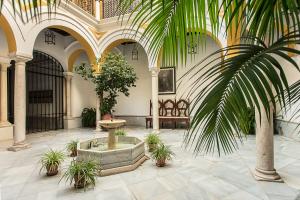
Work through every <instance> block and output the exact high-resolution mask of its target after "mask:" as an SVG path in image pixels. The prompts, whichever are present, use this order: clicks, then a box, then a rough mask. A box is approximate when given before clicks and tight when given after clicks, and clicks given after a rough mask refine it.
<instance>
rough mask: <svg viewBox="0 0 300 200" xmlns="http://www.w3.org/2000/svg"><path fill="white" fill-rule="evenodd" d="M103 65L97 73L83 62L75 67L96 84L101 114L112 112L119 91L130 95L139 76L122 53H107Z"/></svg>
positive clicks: (76, 70) (77, 71)
mask: <svg viewBox="0 0 300 200" xmlns="http://www.w3.org/2000/svg"><path fill="white" fill-rule="evenodd" d="M101 67H102V68H101V72H100V73H97V74H96V73H95V71H94V70H93V69H91V67H90V66H87V65H86V64H82V65H80V66H76V67H75V72H76V73H78V74H79V75H81V76H82V77H83V78H85V79H89V80H91V81H92V82H93V83H94V84H95V85H96V92H97V95H98V96H99V98H100V102H101V108H100V112H101V114H102V115H105V114H112V111H113V108H114V106H115V105H116V104H117V100H116V98H117V97H118V96H119V93H123V94H124V95H125V96H129V88H130V87H135V86H136V85H135V82H136V80H137V76H136V73H135V72H134V69H133V67H132V66H130V65H129V64H128V63H127V61H126V60H125V58H124V56H122V55H120V54H115V53H109V54H108V55H106V57H105V61H104V63H103V64H102V66H101ZM104 94H105V95H104Z"/></svg>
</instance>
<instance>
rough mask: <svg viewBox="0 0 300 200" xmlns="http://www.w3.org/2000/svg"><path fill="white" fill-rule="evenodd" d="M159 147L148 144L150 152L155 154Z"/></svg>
mask: <svg viewBox="0 0 300 200" xmlns="http://www.w3.org/2000/svg"><path fill="white" fill-rule="evenodd" d="M156 147H157V144H148V151H149V152H153V151H154V150H155V149H156Z"/></svg>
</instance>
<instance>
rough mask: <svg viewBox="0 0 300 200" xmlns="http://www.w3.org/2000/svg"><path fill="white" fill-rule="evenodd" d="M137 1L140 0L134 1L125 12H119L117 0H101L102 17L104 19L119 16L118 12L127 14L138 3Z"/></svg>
mask: <svg viewBox="0 0 300 200" xmlns="http://www.w3.org/2000/svg"><path fill="white" fill-rule="evenodd" d="M139 2H140V0H136V1H134V2H133V4H132V5H131V6H130V8H129V9H128V10H127V11H126V13H121V9H120V7H119V1H118V0H103V1H102V3H103V6H102V8H103V18H104V19H105V18H110V17H115V16H119V15H120V14H129V13H131V12H132V11H133V10H134V8H135V7H136V6H137V5H138V3H139Z"/></svg>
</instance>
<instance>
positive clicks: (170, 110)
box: [146, 99, 190, 128]
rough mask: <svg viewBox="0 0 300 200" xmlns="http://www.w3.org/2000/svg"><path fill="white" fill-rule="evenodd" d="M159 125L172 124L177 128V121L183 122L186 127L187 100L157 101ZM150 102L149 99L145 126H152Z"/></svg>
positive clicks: (188, 106) (188, 104)
mask: <svg viewBox="0 0 300 200" xmlns="http://www.w3.org/2000/svg"><path fill="white" fill-rule="evenodd" d="M158 105H159V107H158V115H159V125H160V127H161V128H164V124H165V123H171V124H173V127H174V128H177V125H178V124H179V123H184V124H185V126H186V127H187V128H188V127H189V126H190V109H189V108H190V103H189V101H187V100H184V99H179V100H174V101H173V100H171V99H167V100H159V101H158ZM152 108H153V107H152V102H151V100H150V115H149V116H147V117H146V128H149V127H152V125H153V116H152Z"/></svg>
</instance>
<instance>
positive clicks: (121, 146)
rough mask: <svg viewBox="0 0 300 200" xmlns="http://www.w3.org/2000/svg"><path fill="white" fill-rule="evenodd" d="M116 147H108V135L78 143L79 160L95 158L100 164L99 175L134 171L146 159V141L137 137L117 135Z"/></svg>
mask: <svg viewBox="0 0 300 200" xmlns="http://www.w3.org/2000/svg"><path fill="white" fill-rule="evenodd" d="M115 137H116V147H115V149H109V148H108V137H103V138H95V139H91V140H85V141H82V142H79V143H78V147H77V151H78V155H77V160H79V161H82V160H93V161H95V162H96V163H97V164H99V166H100V170H99V173H98V174H99V175H100V176H107V175H111V174H117V173H122V172H127V171H132V170H134V169H136V168H137V167H138V166H139V165H141V164H142V163H143V162H144V161H145V160H146V159H148V158H147V157H146V156H145V144H144V141H142V140H140V139H138V138H136V137H128V136H115Z"/></svg>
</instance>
